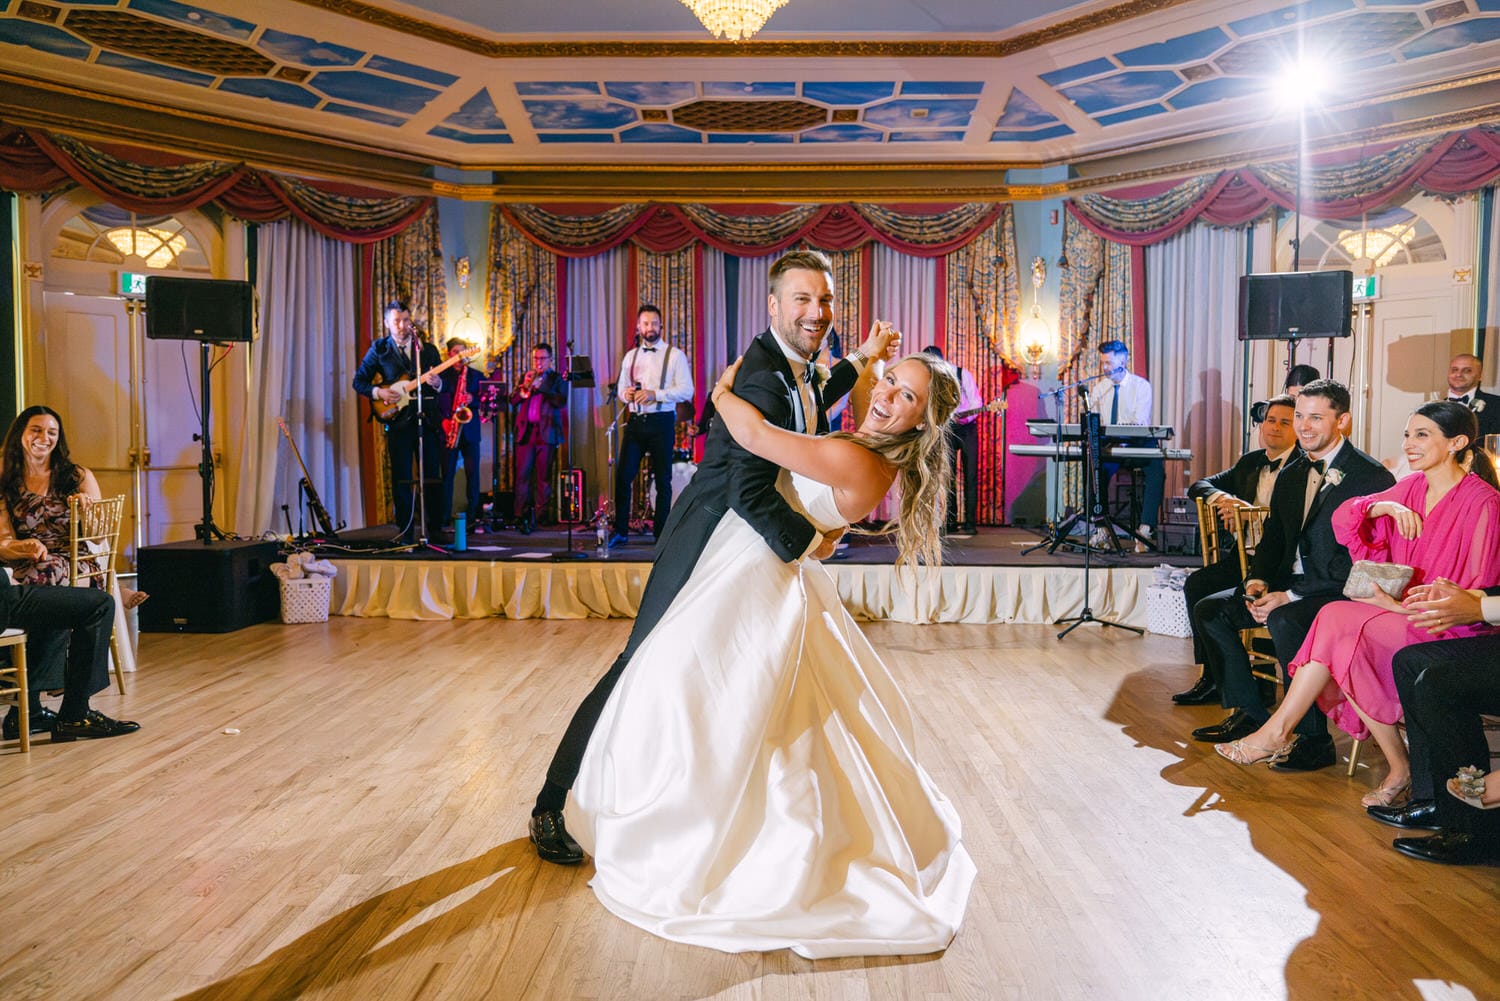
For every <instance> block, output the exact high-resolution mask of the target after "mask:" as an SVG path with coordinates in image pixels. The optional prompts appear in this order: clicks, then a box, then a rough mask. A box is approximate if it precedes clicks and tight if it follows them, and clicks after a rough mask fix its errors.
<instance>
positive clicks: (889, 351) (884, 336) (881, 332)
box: [859, 320, 901, 361]
mask: <svg viewBox="0 0 1500 1001" xmlns="http://www.w3.org/2000/svg"><path fill="white" fill-rule="evenodd" d="M859 352H860V353H861V354H863V355H864V356H865V358H867V359H868V360H870V361H875V360H876V359H879V358H895V357H897V355H899V354H900V352H901V334H900V333H899V332H898V331H897V330H896V328H895V327H893V326H892V325H891V324H890V322H889V321H886V320H876V321H875V322H874V323H872V324H871V325H870V336H868V337H866V338H865V341H864V343H863V344H861V345H860V346H859Z"/></svg>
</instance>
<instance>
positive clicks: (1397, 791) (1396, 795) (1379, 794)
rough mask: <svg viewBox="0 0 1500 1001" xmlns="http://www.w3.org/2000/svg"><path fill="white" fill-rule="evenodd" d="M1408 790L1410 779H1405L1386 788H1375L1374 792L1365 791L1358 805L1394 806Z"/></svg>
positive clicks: (1409, 788) (1409, 789)
mask: <svg viewBox="0 0 1500 1001" xmlns="http://www.w3.org/2000/svg"><path fill="white" fill-rule="evenodd" d="M1410 791H1411V779H1407V780H1406V781H1405V782H1403V783H1401V784H1400V785H1398V786H1391V787H1390V788H1388V789H1386V788H1381V789H1376V790H1375V791H1374V792H1367V793H1365V794H1364V795H1363V796H1362V797H1360V800H1359V804H1360V806H1395V805H1396V803H1397V802H1398V801H1400V800H1401V799H1403V798H1404V797H1405V796H1406V794H1407V793H1408V792H1410Z"/></svg>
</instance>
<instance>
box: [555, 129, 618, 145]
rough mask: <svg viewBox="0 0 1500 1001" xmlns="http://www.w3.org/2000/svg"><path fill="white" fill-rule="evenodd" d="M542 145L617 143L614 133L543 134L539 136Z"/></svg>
mask: <svg viewBox="0 0 1500 1001" xmlns="http://www.w3.org/2000/svg"><path fill="white" fill-rule="evenodd" d="M536 138H537V142H540V143H604V144H606V145H612V144H613V143H614V142H615V134H614V133H613V132H542V133H540V134H538V135H537V137H536Z"/></svg>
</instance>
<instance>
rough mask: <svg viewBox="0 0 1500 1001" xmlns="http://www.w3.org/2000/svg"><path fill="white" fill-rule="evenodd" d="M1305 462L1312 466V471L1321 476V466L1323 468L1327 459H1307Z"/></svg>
mask: <svg viewBox="0 0 1500 1001" xmlns="http://www.w3.org/2000/svg"><path fill="white" fill-rule="evenodd" d="M1307 464H1308V465H1309V466H1312V467H1313V471H1314V472H1316V473H1317V474H1318V475H1319V476H1322V475H1323V468H1324V466H1326V465H1327V464H1328V460H1327V459H1309V460H1308V461H1307Z"/></svg>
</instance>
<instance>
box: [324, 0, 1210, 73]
mask: <svg viewBox="0 0 1500 1001" xmlns="http://www.w3.org/2000/svg"><path fill="white" fill-rule="evenodd" d="M297 2H298V3H301V4H305V5H307V6H309V7H316V8H317V9H318V10H323V11H328V12H329V13H332V14H338V15H340V16H342V17H348V18H352V19H354V20H357V21H363V22H365V23H366V24H371V25H374V26H376V27H379V28H386V29H389V30H391V31H395V32H399V33H401V34H403V35H411V36H413V37H415V38H422V39H426V40H427V41H429V42H436V43H438V44H439V45H447V46H450V47H452V48H455V49H462V50H464V51H466V52H473V53H476V54H477V55H481V56H488V57H490V58H493V59H701V58H714V57H721V56H729V57H733V58H747V57H748V58H757V59H771V58H805V59H927V58H933V59H998V58H1002V57H1004V56H1011V55H1015V54H1016V53H1018V52H1026V51H1028V50H1030V49H1034V48H1038V47H1040V46H1043V45H1046V44H1048V43H1051V42H1056V41H1058V40H1059V39H1063V38H1071V37H1073V36H1075V35H1084V34H1087V33H1089V32H1091V31H1097V30H1098V29H1100V28H1107V27H1110V26H1111V25H1115V24H1119V23H1120V22H1122V21H1129V20H1133V19H1135V18H1138V17H1144V16H1145V15H1147V14H1155V13H1158V12H1160V11H1164V10H1171V9H1172V8H1174V7H1180V6H1183V5H1185V4H1189V3H1192V2H1194V0H1127V2H1126V3H1121V4H1116V5H1114V6H1112V7H1105V8H1102V9H1100V10H1096V11H1091V12H1089V13H1087V14H1080V15H1079V16H1077V17H1072V18H1068V19H1066V20H1062V21H1058V22H1056V23H1055V24H1049V25H1047V26H1045V27H1042V28H1037V29H1035V30H1032V31H1027V32H1023V33H1022V34H1019V35H1014V36H1012V37H1010V38H1002V39H994V40H990V39H951V40H943V39H916V40H911V41H902V40H887V41H838V40H836V39H827V40H795V41H777V40H774V39H750V40H748V41H743V42H729V41H716V40H715V41H711V40H707V39H697V40H692V41H680V42H675V41H641V42H621V41H573V42H567V41H540V42H502V41H498V40H496V39H493V38H488V37H485V36H483V35H476V34H472V33H470V32H467V31H460V30H458V29H455V28H447V27H444V26H443V25H440V24H434V23H432V22H431V21H424V20H422V19H421V18H416V17H412V16H410V15H408V14H401V13H398V12H396V11H391V10H384V9H382V8H380V7H376V6H373V5H371V4H367V3H361V2H360V0H297Z"/></svg>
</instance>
